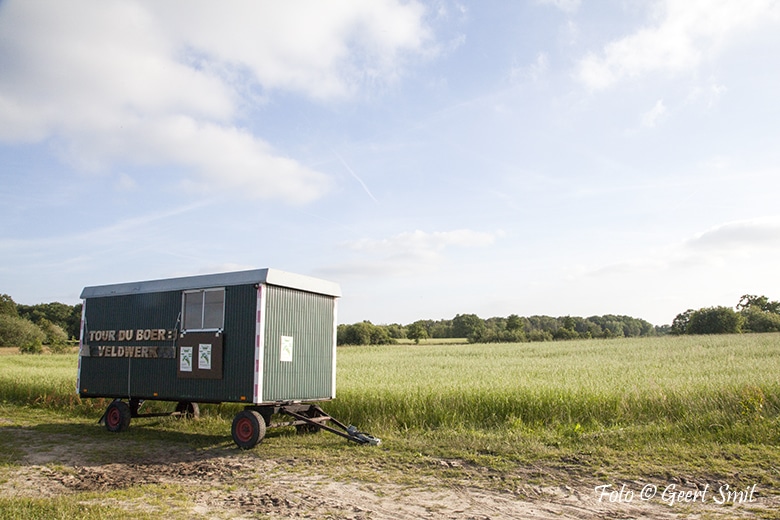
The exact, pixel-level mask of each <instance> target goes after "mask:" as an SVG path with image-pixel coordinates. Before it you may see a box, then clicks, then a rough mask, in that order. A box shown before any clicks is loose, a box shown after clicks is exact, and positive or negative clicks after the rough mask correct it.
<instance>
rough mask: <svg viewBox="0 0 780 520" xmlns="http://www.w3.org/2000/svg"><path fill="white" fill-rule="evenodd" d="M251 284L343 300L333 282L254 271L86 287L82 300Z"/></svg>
mask: <svg viewBox="0 0 780 520" xmlns="http://www.w3.org/2000/svg"><path fill="white" fill-rule="evenodd" d="M252 283H255V284H268V285H277V286H280V287H289V288H291V289H298V290H301V291H306V292H311V293H316V294H324V295H327V296H333V297H336V298H338V297H340V296H341V288H340V287H339V285H338V284H337V283H334V282H329V281H327V280H321V279H319V278H313V277H311V276H304V275H301V274H294V273H288V272H285V271H279V270H277V269H253V270H250V271H233V272H229V273H216V274H204V275H197V276H185V277H181V278H166V279H162V280H147V281H142V282H127V283H117V284H110V285H95V286H91V287H85V288H84V290H83V291H81V299H82V300H84V299H87V298H100V297H106V296H120V295H126V294H142V293H154V292H164V291H186V290H189V289H208V288H210V287H225V286H230V285H246V284H252Z"/></svg>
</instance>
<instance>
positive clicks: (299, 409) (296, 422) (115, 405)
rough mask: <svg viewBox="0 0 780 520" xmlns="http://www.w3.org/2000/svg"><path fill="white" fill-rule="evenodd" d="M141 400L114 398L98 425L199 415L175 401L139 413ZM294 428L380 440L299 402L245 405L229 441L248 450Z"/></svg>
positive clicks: (116, 427)
mask: <svg viewBox="0 0 780 520" xmlns="http://www.w3.org/2000/svg"><path fill="white" fill-rule="evenodd" d="M143 403H144V401H143V400H141V399H137V398H131V399H129V401H128V402H125V401H123V400H122V399H114V400H113V401H112V402H111V403H110V404H109V405H108V408H106V411H105V413H104V414H103V416H102V417H101V418H100V420H99V421H98V423H100V424H104V425H105V427H106V429H107V430H108V431H110V432H121V431H124V430H126V429H127V428H128V427H129V425H130V420H131V419H133V418H144V417H168V416H175V417H187V418H197V417H198V416H199V415H200V410H199V408H198V403H193V402H189V401H179V402H178V403H177V405H176V409H175V411H173V412H163V413H141V412H140V408H141V407H142V406H143ZM275 415H286V416H288V417H289V418H290V419H291V420H289V421H283V422H274V423H272V422H271V418H272V417H273V416H275ZM290 426H294V427H295V429H296V430H297V432H298V433H300V434H304V433H316V432H318V431H320V430H323V431H326V432H329V433H332V434H334V435H338V436H339V437H343V438H344V439H347V442H354V443H357V444H365V445H371V446H377V445H379V444H380V443H381V440H380V439H378V438H377V437H374V436H373V435H370V434H368V433H364V432H360V431H358V429H357V428H355V427H354V426H347V425H345V424H344V423H342V422H340V421H339V420H337V419H336V418H334V417H332V416H330V415H329V414H328V413H327V412H325V410H323V409H322V408H320V407H319V406H318V405H316V404H312V403H300V402H283V403H274V404H268V405H249V406H246V407H244V409H243V410H242V411H240V412H238V413H237V414H236V416H235V417H234V418H233V424H232V427H231V435H232V437H233V442H235V443H236V445H237V446H238V447H239V448H241V449H245V450H248V449H252V448H254V447H255V446H256V445H257V444H259V443H260V442H261V441H262V440H263V438H264V437H265V434H266V430H267V429H268V428H283V427H290Z"/></svg>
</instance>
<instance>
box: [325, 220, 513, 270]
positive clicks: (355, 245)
mask: <svg viewBox="0 0 780 520" xmlns="http://www.w3.org/2000/svg"><path fill="white" fill-rule="evenodd" d="M500 236H502V233H501V232H495V233H486V232H481V231H473V230H470V229H458V230H454V231H439V232H433V233H428V232H425V231H420V230H416V231H411V232H404V233H399V234H397V235H394V236H392V237H389V238H384V239H372V238H364V239H360V240H355V241H351V242H347V243H345V244H343V245H344V247H346V248H347V249H349V250H352V251H354V252H355V253H356V254H357V255H358V257H359V259H357V260H354V261H350V262H347V263H344V264H342V265H340V266H334V267H330V268H325V269H322V270H321V272H322V273H323V274H328V275H330V276H333V275H341V276H364V275H380V274H382V275H393V274H394V275H401V274H403V275H409V274H418V273H421V272H430V271H431V270H434V269H435V268H436V267H437V266H438V265H439V264H440V263H441V262H442V261H443V259H444V257H443V251H444V250H445V249H447V248H450V247H461V248H477V247H488V246H490V245H492V244H493V243H494V242H495V240H496V239H497V238H499V237H500Z"/></svg>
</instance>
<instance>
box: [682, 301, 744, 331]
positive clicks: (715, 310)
mask: <svg viewBox="0 0 780 520" xmlns="http://www.w3.org/2000/svg"><path fill="white" fill-rule="evenodd" d="M742 321H743V318H742V316H741V315H740V314H738V313H737V312H736V311H735V310H734V309H732V308H731V307H705V308H703V309H699V310H698V311H694V312H693V313H691V315H690V319H689V320H688V327H687V330H686V332H687V333H688V334H734V333H737V332H740V331H741V328H742Z"/></svg>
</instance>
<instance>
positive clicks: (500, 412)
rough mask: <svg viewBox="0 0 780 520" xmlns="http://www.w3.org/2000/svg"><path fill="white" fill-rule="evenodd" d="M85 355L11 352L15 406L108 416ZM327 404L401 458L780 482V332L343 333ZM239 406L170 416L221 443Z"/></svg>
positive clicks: (779, 488)
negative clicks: (85, 386) (473, 339)
mask: <svg viewBox="0 0 780 520" xmlns="http://www.w3.org/2000/svg"><path fill="white" fill-rule="evenodd" d="M76 364H77V357H76V354H64V355H41V356H22V355H3V356H0V416H3V415H5V416H14V417H16V421H17V422H18V423H28V424H34V423H35V416H36V410H40V413H41V414H43V415H44V416H46V417H48V419H47V420H49V421H50V420H51V417H52V414H56V415H57V416H58V417H61V418H62V420H63V421H68V420H73V421H75V422H80V423H84V424H86V423H87V422H88V423H94V421H95V420H97V418H98V417H99V416H100V414H102V412H103V409H104V407H105V405H106V403H105V402H102V401H84V402H82V401H81V400H80V399H79V398H78V397H77V396H76V394H75V388H74V387H75V375H76ZM324 407H325V408H326V409H327V410H328V411H329V412H330V413H331V414H332V415H333V416H335V417H337V418H339V419H340V420H342V421H344V422H346V423H349V424H355V425H357V426H358V427H359V428H360V429H362V430H364V431H369V432H371V433H373V434H374V435H377V436H379V437H381V438H382V440H383V445H382V448H381V449H380V450H374V451H363V450H361V451H359V452H355V453H356V455H354V457H360V458H372V457H373V458H376V459H378V460H380V459H381V461H382V464H383V465H385V467H387V465H388V464H389V465H396V466H397V465H399V464H401V465H407V466H411V467H415V465H416V464H418V463H420V464H422V463H423V462H421V461H429V460H431V459H432V458H433V459H439V458H451V459H458V460H463V461H466V463H468V464H473V465H474V466H475V467H477V466H478V467H481V468H489V469H491V470H495V471H498V472H501V471H504V470H506V468H512V467H515V468H516V467H520V466H531V467H536V466H541V467H547V468H556V469H561V468H563V469H564V470H565V472H566V473H567V474H582V475H589V476H596V477H598V478H604V479H632V478H651V477H652V478H671V477H672V476H675V475H677V476H679V475H688V476H694V477H696V478H703V479H705V480H718V479H721V480H723V479H727V480H728V481H729V482H732V483H734V485H737V484H740V483H741V484H754V483H760V484H761V486H762V487H763V489H765V490H775V491H774V492H775V493H780V334H745V335H724V336H684V337H658V338H637V339H621V340H581V341H562V342H553V343H523V344H492V345H478V344H476V345H466V344H441V345H396V346H381V347H343V348H340V349H339V351H338V390H337V399H336V400H335V401H333V402H329V403H326V404H325V406H324ZM238 409H239V407H238V405H233V404H225V405H219V406H217V405H210V406H203V407H202V415H203V417H202V420H200V421H196V422H182V421H173V420H170V421H167V420H159V421H156V422H155V423H154V424H155V426H154V428H155V429H157V430H158V431H161V432H168V433H170V434H171V435H183V436H184V438H186V439H187V441H186V442H189V443H194V445H195V446H196V447H198V448H200V447H204V446H205V447H208V446H210V445H211V444H213V443H214V442H217V441H216V440H219V442H229V441H230V421H231V420H232V417H233V414H234V413H235V412H236V411H237V410H238ZM69 418H70V419H69ZM133 424H135V422H134V423H133ZM139 424H140V421H139ZM132 429H133V425H131V430H132ZM102 433H105V432H102ZM96 434H101V433H100V432H98V433H96ZM139 435H149V430H144V432H141V433H140V434H139ZM215 439H216V440H215ZM313 439H314V440H311V439H305V440H298V439H297V438H296V440H295V442H296V443H297V444H300V445H299V446H298V447H297V448H296V449H297V450H298V452H299V453H309V454H310V456H311V458H312V459H316V460H327V459H328V457H337V458H338V460H339V461H340V462H341V461H342V459H343V458H344V457H345V456H347V455H345V452H343V451H340V450H339V451H338V452H329V451H328V450H331V449H332V446H333V443H332V442H331V440H330V439H327V440H324V438H323V437H322V436H315V437H314V438H313ZM318 439H319V440H318ZM274 449H275V448H273V447H269V446H268V444H266V443H264V444H263V445H261V446H259V447H258V448H257V450H274ZM320 450H323V451H320ZM271 453H274V452H273V451H271ZM349 456H353V455H349ZM552 473H554V472H551V473H550V474H552ZM539 478H540V479H545V478H547V479H549V478H554V477H551V476H549V475H545V474H544V472H541V473H540V475H539Z"/></svg>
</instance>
